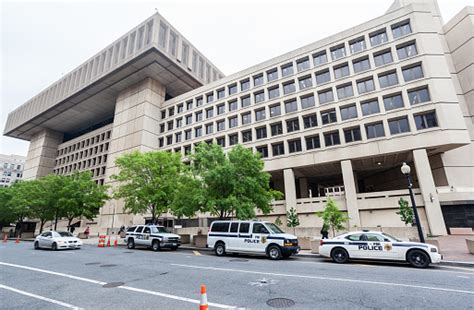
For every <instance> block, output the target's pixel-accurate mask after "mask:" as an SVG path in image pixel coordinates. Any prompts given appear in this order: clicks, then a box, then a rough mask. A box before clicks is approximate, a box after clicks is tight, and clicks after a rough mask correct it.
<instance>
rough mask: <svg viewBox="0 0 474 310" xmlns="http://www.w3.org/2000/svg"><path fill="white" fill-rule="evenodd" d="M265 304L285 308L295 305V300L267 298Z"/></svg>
mask: <svg viewBox="0 0 474 310" xmlns="http://www.w3.org/2000/svg"><path fill="white" fill-rule="evenodd" d="M267 305H269V306H270V307H272V308H287V307H291V306H294V305H295V302H294V301H293V300H291V299H288V298H273V299H269V300H267Z"/></svg>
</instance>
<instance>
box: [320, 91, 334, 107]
mask: <svg viewBox="0 0 474 310" xmlns="http://www.w3.org/2000/svg"><path fill="white" fill-rule="evenodd" d="M318 99H319V103H320V104H323V103H327V102H331V101H334V94H333V92H332V89H327V90H323V91H320V92H318Z"/></svg>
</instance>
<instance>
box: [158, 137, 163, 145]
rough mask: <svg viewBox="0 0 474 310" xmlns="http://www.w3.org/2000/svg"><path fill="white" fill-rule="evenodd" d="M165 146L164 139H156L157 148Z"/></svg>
mask: <svg viewBox="0 0 474 310" xmlns="http://www.w3.org/2000/svg"><path fill="white" fill-rule="evenodd" d="M164 145H165V139H164V138H159V139H158V146H159V147H163V146H164Z"/></svg>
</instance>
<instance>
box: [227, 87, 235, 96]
mask: <svg viewBox="0 0 474 310" xmlns="http://www.w3.org/2000/svg"><path fill="white" fill-rule="evenodd" d="M228 90H229V96H231V95H233V94H236V93H237V84H232V85H230V86H228Z"/></svg>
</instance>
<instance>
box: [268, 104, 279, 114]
mask: <svg viewBox="0 0 474 310" xmlns="http://www.w3.org/2000/svg"><path fill="white" fill-rule="evenodd" d="M279 115H281V105H280V104H279V103H278V104H275V105H272V106H270V117H275V116H279Z"/></svg>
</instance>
